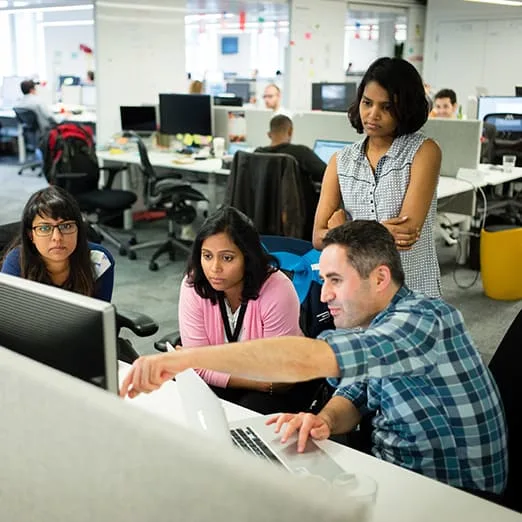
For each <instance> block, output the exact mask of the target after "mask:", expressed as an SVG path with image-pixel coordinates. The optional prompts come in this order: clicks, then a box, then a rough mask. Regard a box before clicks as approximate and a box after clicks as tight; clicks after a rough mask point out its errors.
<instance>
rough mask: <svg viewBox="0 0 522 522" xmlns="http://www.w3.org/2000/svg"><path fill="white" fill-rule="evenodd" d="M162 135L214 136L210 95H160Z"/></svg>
mask: <svg viewBox="0 0 522 522" xmlns="http://www.w3.org/2000/svg"><path fill="white" fill-rule="evenodd" d="M159 112H160V132H161V133H162V134H170V135H175V134H200V135H201V136H212V99H211V97H210V96H209V95H208V94H160V95H159Z"/></svg>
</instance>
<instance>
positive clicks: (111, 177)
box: [100, 163, 129, 190]
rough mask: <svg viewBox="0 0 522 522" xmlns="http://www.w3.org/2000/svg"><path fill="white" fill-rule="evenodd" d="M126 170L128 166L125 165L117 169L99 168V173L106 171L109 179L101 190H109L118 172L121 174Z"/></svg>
mask: <svg viewBox="0 0 522 522" xmlns="http://www.w3.org/2000/svg"><path fill="white" fill-rule="evenodd" d="M128 168H129V165H128V164H127V163H123V164H122V165H120V166H118V167H100V171H106V172H108V173H109V177H108V178H107V182H106V183H105V185H104V186H103V190H107V189H111V188H112V184H113V183H114V179H115V178H116V175H117V174H119V173H120V172H123V171H124V170H127V169H128Z"/></svg>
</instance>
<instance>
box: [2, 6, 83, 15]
mask: <svg viewBox="0 0 522 522" xmlns="http://www.w3.org/2000/svg"><path fill="white" fill-rule="evenodd" d="M1 5H3V4H0V13H2V14H4V13H5V14H16V13H41V12H46V13H50V12H59V11H92V9H93V6H92V4H91V5H89V4H86V5H69V6H53V7H23V8H20V9H2V8H1Z"/></svg>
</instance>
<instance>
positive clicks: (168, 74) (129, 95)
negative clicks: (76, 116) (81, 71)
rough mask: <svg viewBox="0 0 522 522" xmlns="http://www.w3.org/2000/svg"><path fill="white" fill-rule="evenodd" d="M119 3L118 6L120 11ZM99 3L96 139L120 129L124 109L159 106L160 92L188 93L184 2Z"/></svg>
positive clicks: (165, 0)
mask: <svg viewBox="0 0 522 522" xmlns="http://www.w3.org/2000/svg"><path fill="white" fill-rule="evenodd" d="M114 4H119V5H118V6H117V7H116V6H115V5H114ZM181 4H182V3H181V2H172V1H171V0H155V2H154V6H150V5H148V4H147V5H145V4H139V3H135V4H131V3H129V2H128V1H127V2H126V1H121V0H117V1H116V0H113V1H112V2H111V3H110V6H108V5H106V4H105V3H100V4H98V3H96V5H95V7H96V9H95V22H96V73H97V76H96V87H97V114H98V119H97V138H98V140H99V142H100V143H101V142H103V141H106V140H107V139H108V138H110V136H111V135H112V134H113V133H114V132H116V131H118V130H119V129H120V114H119V106H120V105H140V104H157V103H158V93H161V92H184V91H185V90H186V79H185V25H184V24H185V20H184V15H185V7H184V3H183V5H181Z"/></svg>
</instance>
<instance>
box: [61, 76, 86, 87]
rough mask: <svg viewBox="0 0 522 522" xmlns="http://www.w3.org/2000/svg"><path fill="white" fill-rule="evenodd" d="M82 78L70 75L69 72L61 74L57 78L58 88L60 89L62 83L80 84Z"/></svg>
mask: <svg viewBox="0 0 522 522" xmlns="http://www.w3.org/2000/svg"><path fill="white" fill-rule="evenodd" d="M81 82H82V79H81V78H80V77H79V76H72V75H70V74H62V75H61V76H60V77H59V78H58V88H59V89H61V88H62V87H63V86H64V85H68V86H70V85H80V84H81Z"/></svg>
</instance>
